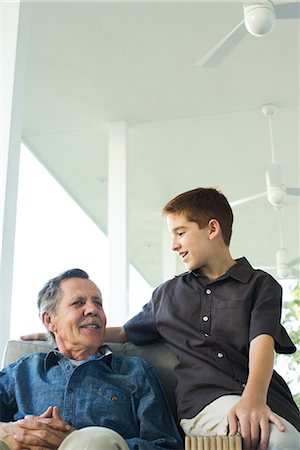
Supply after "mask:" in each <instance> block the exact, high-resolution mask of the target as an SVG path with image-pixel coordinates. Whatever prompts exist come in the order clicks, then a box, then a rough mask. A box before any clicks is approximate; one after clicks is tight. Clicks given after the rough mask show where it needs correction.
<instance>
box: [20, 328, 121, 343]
mask: <svg viewBox="0 0 300 450" xmlns="http://www.w3.org/2000/svg"><path fill="white" fill-rule="evenodd" d="M21 339H22V340H23V341H28V340H29V341H31V340H38V341H46V340H47V334H46V333H32V334H27V335H25V336H21ZM105 341H106V342H127V341H128V338H127V336H126V333H125V330H124V328H123V327H108V328H106V330H105Z"/></svg>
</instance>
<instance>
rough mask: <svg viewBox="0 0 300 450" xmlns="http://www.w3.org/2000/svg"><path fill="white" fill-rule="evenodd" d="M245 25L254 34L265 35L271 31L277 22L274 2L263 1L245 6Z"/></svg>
mask: <svg viewBox="0 0 300 450" xmlns="http://www.w3.org/2000/svg"><path fill="white" fill-rule="evenodd" d="M244 18H245V27H246V28H247V30H248V31H249V33H250V34H252V35H253V36H265V35H266V34H268V33H270V32H271V31H272V29H273V26H274V23H275V12H274V7H273V4H272V2H270V1H263V2H260V3H257V4H252V5H251V4H250V5H245V6H244Z"/></svg>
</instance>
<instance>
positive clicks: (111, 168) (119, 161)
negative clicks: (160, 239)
mask: <svg viewBox="0 0 300 450" xmlns="http://www.w3.org/2000/svg"><path fill="white" fill-rule="evenodd" d="M126 131H127V127H126V123H125V122H111V124H110V129H109V156H108V241H109V244H108V248H109V298H108V301H107V302H106V306H105V309H106V313H107V316H108V325H110V326H113V325H123V323H124V321H125V320H126V319H127V315H128V309H129V308H128V257H127V211H126V196H127V192H126V191H127V189H126V187H127V186H126Z"/></svg>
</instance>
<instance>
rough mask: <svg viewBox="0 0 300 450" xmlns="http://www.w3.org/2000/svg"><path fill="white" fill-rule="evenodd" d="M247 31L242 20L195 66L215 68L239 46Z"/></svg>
mask: <svg viewBox="0 0 300 450" xmlns="http://www.w3.org/2000/svg"><path fill="white" fill-rule="evenodd" d="M246 34H247V30H246V28H245V26H244V20H242V21H241V23H239V24H238V25H237V26H236V27H235V28H233V30H231V31H230V33H228V34H227V35H226V36H225V37H224V38H223V39H221V41H220V42H218V44H217V45H215V46H214V47H213V48H212V49H211V50H210V51H209V52H208V53H206V54H205V55H204V56H202V58H200V59H199V61H197V62H196V66H201V67H204V66H205V67H212V66H216V65H217V64H218V63H220V62H221V61H222V59H223V58H225V57H226V56H227V54H228V53H230V52H231V50H232V49H233V48H234V47H235V46H236V45H237V44H239V42H240V41H241V40H242V39H243V37H244V36H246Z"/></svg>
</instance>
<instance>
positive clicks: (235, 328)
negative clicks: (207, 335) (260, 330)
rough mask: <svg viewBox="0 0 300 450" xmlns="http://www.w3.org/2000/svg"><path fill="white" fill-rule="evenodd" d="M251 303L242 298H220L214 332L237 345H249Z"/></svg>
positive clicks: (216, 308)
mask: <svg viewBox="0 0 300 450" xmlns="http://www.w3.org/2000/svg"><path fill="white" fill-rule="evenodd" d="M249 307H250V305H248V304H246V303H245V302H243V301H241V300H240V299H228V300H226V299H220V300H219V301H217V302H216V307H215V314H216V315H215V320H214V321H213V324H214V327H213V328H214V332H215V333H216V334H217V335H218V336H220V337H222V338H225V340H226V341H227V342H230V343H231V344H232V345H233V346H235V347H239V348H240V347H247V345H248V339H249V322H250V311H249Z"/></svg>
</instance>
